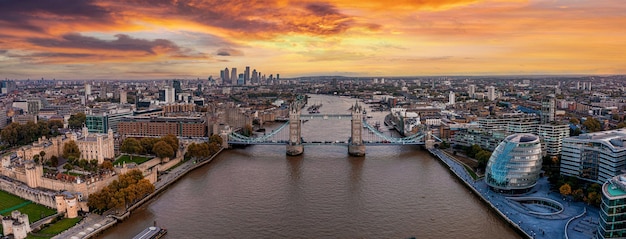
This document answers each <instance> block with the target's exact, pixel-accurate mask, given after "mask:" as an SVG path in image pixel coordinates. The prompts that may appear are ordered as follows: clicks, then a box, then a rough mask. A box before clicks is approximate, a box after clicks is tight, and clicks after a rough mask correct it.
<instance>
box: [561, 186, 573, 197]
mask: <svg viewBox="0 0 626 239" xmlns="http://www.w3.org/2000/svg"><path fill="white" fill-rule="evenodd" d="M559 192H560V193H561V194H562V195H564V196H567V195H570V194H572V187H571V186H570V185H569V184H567V183H566V184H563V186H561V187H560V188H559Z"/></svg>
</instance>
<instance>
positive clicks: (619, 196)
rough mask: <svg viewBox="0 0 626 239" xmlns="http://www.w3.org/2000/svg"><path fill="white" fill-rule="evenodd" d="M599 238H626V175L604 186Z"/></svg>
mask: <svg viewBox="0 0 626 239" xmlns="http://www.w3.org/2000/svg"><path fill="white" fill-rule="evenodd" d="M600 205H601V206H600V220H599V225H598V233H597V236H598V238H626V217H625V216H624V213H625V212H626V174H621V175H619V176H615V177H612V178H611V179H610V180H609V181H607V182H605V183H604V184H603V185H602V204H600Z"/></svg>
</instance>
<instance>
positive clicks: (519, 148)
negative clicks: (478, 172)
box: [485, 133, 542, 192]
mask: <svg viewBox="0 0 626 239" xmlns="http://www.w3.org/2000/svg"><path fill="white" fill-rule="evenodd" d="M541 161H542V158H541V141H540V140H539V137H538V136H536V135H534V134H526V133H523V134H513V135H509V136H508V137H506V138H505V139H504V140H503V141H502V142H501V143H500V144H499V145H498V147H496V149H495V150H494V151H493V153H492V154H491V158H489V162H488V163H487V169H486V174H485V175H486V177H485V182H486V183H487V185H489V186H490V187H491V188H492V189H495V190H497V191H504V192H507V191H510V192H524V191H528V190H530V189H531V188H532V187H533V186H535V184H536V183H537V179H538V178H539V173H540V172H541Z"/></svg>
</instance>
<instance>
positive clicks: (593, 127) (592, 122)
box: [583, 117, 602, 132]
mask: <svg viewBox="0 0 626 239" xmlns="http://www.w3.org/2000/svg"><path fill="white" fill-rule="evenodd" d="M583 126H585V128H586V129H587V130H588V131H590V132H596V131H600V130H601V129H602V125H601V124H600V121H598V120H597V119H595V118H593V117H589V118H588V119H587V120H585V122H583Z"/></svg>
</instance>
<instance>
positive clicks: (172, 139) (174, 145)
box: [161, 134, 179, 156]
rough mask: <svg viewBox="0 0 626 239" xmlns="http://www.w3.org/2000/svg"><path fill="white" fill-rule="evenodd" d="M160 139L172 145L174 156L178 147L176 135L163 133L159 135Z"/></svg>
mask: <svg viewBox="0 0 626 239" xmlns="http://www.w3.org/2000/svg"><path fill="white" fill-rule="evenodd" d="M161 141H165V142H166V143H167V144H169V145H170V147H172V149H173V150H174V156H176V150H177V149H178V143H179V142H178V138H177V137H176V135H173V134H168V135H165V136H163V137H161Z"/></svg>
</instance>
